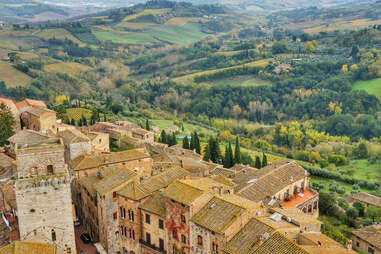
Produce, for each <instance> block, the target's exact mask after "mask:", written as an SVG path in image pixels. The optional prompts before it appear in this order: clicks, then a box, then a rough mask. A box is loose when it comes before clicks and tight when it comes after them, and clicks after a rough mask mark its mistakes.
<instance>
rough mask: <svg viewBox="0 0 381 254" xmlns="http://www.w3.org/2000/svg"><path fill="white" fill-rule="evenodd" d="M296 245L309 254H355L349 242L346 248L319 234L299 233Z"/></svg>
mask: <svg viewBox="0 0 381 254" xmlns="http://www.w3.org/2000/svg"><path fill="white" fill-rule="evenodd" d="M297 243H298V244H299V245H300V246H301V247H302V248H303V249H304V250H306V251H308V253H311V254H323V253H324V254H356V253H357V252H355V251H353V250H352V243H351V241H350V240H349V241H348V243H347V246H346V247H343V246H342V245H341V244H339V243H338V242H336V241H334V240H333V239H331V238H329V237H328V236H326V235H324V234H322V233H321V232H309V233H301V234H299V236H298V241H297Z"/></svg>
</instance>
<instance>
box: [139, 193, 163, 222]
mask: <svg viewBox="0 0 381 254" xmlns="http://www.w3.org/2000/svg"><path fill="white" fill-rule="evenodd" d="M140 208H141V209H143V210H145V211H147V212H150V213H154V214H156V215H158V216H160V217H165V212H166V205H165V200H164V197H163V196H162V195H161V194H159V193H156V194H154V195H152V196H151V197H149V198H148V199H147V200H146V201H144V203H143V204H141V205H140Z"/></svg>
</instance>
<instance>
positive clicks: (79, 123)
mask: <svg viewBox="0 0 381 254" xmlns="http://www.w3.org/2000/svg"><path fill="white" fill-rule="evenodd" d="M82 125H83V123H82V118H80V119H79V120H78V126H82Z"/></svg>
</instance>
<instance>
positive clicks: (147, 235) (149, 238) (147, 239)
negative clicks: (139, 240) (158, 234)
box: [146, 233, 151, 244]
mask: <svg viewBox="0 0 381 254" xmlns="http://www.w3.org/2000/svg"><path fill="white" fill-rule="evenodd" d="M146 242H147V243H148V244H151V234H150V233H146Z"/></svg>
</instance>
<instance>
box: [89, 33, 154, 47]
mask: <svg viewBox="0 0 381 254" xmlns="http://www.w3.org/2000/svg"><path fill="white" fill-rule="evenodd" d="M93 34H94V35H95V36H96V37H97V39H98V40H100V41H112V42H114V43H120V44H142V45H151V44H153V43H155V42H157V41H156V40H155V39H154V38H153V37H152V36H151V35H149V34H145V33H136V32H122V31H99V30H94V31H93Z"/></svg>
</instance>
